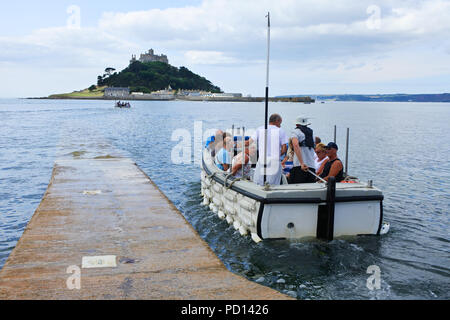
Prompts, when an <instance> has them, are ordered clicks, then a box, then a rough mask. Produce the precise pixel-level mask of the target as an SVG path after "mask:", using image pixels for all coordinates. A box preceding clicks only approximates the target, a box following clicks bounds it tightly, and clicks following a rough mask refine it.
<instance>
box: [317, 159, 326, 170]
mask: <svg viewBox="0 0 450 320" xmlns="http://www.w3.org/2000/svg"><path fill="white" fill-rule="evenodd" d="M327 160H328V157H325V158H323V159H322V160H319V158H318V157H316V160H315V164H316V172H317V171H318V170H319V169H320V166H321V165H322V163H324V162H325V161H327Z"/></svg>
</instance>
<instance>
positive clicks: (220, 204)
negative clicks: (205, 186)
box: [212, 197, 222, 207]
mask: <svg viewBox="0 0 450 320" xmlns="http://www.w3.org/2000/svg"><path fill="white" fill-rule="evenodd" d="M212 201H213V202H214V204H215V205H216V206H218V207H221V206H222V200H220V199H218V198H216V197H213V198H212Z"/></svg>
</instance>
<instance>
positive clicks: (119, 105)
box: [115, 101, 131, 108]
mask: <svg viewBox="0 0 450 320" xmlns="http://www.w3.org/2000/svg"><path fill="white" fill-rule="evenodd" d="M115 107H116V108H131V105H130V103H129V102H120V101H118V102H116V105H115Z"/></svg>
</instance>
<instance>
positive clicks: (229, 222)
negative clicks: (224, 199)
mask: <svg viewBox="0 0 450 320" xmlns="http://www.w3.org/2000/svg"><path fill="white" fill-rule="evenodd" d="M226 220H227V222H228V224H232V223H233V218H232V217H231V216H230V215H228V216H227V218H226Z"/></svg>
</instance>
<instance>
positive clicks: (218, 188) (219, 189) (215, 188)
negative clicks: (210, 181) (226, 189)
mask: <svg viewBox="0 0 450 320" xmlns="http://www.w3.org/2000/svg"><path fill="white" fill-rule="evenodd" d="M212 189H213V190H214V191H215V192H217V193H222V186H220V185H218V184H217V183H216V184H214V185H213V187H212Z"/></svg>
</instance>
